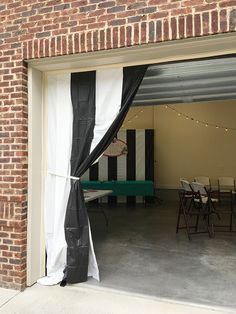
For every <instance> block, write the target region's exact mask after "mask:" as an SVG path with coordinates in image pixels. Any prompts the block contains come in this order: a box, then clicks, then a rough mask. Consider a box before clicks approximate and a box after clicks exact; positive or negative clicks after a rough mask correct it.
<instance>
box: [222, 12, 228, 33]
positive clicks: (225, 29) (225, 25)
mask: <svg viewBox="0 0 236 314" xmlns="http://www.w3.org/2000/svg"><path fill="white" fill-rule="evenodd" d="M220 30H221V32H226V31H227V12H226V10H221V11H220Z"/></svg>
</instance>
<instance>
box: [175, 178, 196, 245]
mask: <svg viewBox="0 0 236 314" xmlns="http://www.w3.org/2000/svg"><path fill="white" fill-rule="evenodd" d="M180 183H181V187H182V189H181V190H180V191H179V211H178V218H177V224H176V233H178V232H179V229H186V231H187V235H188V239H189V240H191V234H193V232H191V228H196V225H195V226H190V225H189V220H190V215H189V212H190V209H191V206H192V204H193V197H194V193H193V190H192V188H191V185H190V183H189V182H188V181H187V180H184V179H180ZM181 216H183V218H184V223H185V225H184V226H180V219H181Z"/></svg>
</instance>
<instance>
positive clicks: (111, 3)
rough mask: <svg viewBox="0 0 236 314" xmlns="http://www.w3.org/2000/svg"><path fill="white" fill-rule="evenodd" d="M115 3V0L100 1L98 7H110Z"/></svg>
mask: <svg viewBox="0 0 236 314" xmlns="http://www.w3.org/2000/svg"><path fill="white" fill-rule="evenodd" d="M99 2H100V1H99ZM115 5H116V3H115V1H107V2H101V3H99V4H98V8H110V7H114V6H115Z"/></svg>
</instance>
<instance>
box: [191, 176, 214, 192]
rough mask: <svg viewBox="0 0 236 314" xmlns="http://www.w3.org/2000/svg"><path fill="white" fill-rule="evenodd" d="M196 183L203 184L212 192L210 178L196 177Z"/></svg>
mask: <svg viewBox="0 0 236 314" xmlns="http://www.w3.org/2000/svg"><path fill="white" fill-rule="evenodd" d="M194 181H195V182H199V183H201V184H203V185H204V186H205V187H206V188H207V190H209V191H211V181H210V178H209V177H204V176H200V177H195V178H194Z"/></svg>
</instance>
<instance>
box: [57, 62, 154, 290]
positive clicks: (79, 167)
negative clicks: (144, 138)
mask: <svg viewBox="0 0 236 314" xmlns="http://www.w3.org/2000/svg"><path fill="white" fill-rule="evenodd" d="M147 67H148V66H147V65H142V66H133V67H126V68H124V69H123V89H122V104H121V110H120V112H119V114H118V116H117V117H116V119H115V120H114V121H113V123H112V124H111V126H110V128H109V129H108V131H107V132H106V134H105V135H104V137H103V138H102V139H101V141H100V142H99V144H98V145H97V146H96V147H95V149H94V150H93V151H92V152H91V154H89V151H90V147H91V143H92V139H93V130H94V125H95V110H96V105H95V86H96V81H95V80H96V73H95V72H85V73H73V74H72V75H71V99H72V105H73V115H74V119H73V143H72V154H71V176H75V177H81V176H82V175H83V174H84V173H85V171H86V170H87V169H88V168H89V167H90V166H91V165H92V164H93V163H94V162H95V161H96V160H97V159H98V158H99V157H100V156H101V155H102V153H103V152H104V150H105V149H106V148H107V147H108V146H109V145H110V143H111V141H112V140H113V138H114V136H115V134H116V133H117V132H118V130H119V129H120V127H121V125H122V123H123V121H124V119H125V116H126V114H127V112H128V110H129V107H130V105H131V103H132V101H133V99H134V96H135V95H136V92H137V90H138V88H139V86H140V84H141V82H142V79H143V77H144V74H145V72H146V70H147ZM111 97H112V95H111ZM65 238H66V242H67V265H66V268H65V270H64V279H63V280H62V282H61V285H62V286H64V285H65V284H66V283H67V282H68V283H79V282H84V281H86V280H87V273H88V256H89V230H88V216H87V210H86V206H85V202H84V196H83V190H82V188H81V183H80V181H79V180H72V182H71V191H70V195H69V200H68V204H67V209H66V217H65Z"/></svg>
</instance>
